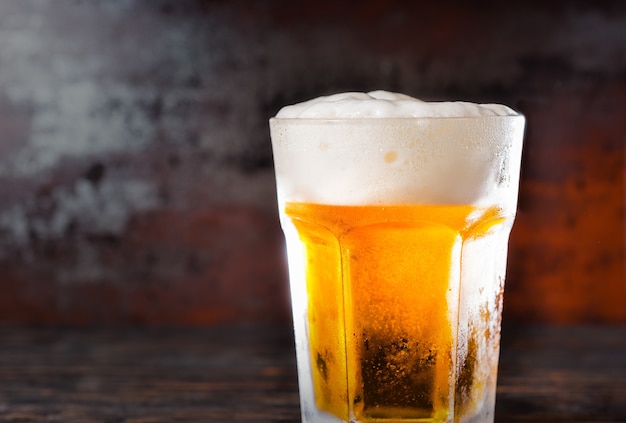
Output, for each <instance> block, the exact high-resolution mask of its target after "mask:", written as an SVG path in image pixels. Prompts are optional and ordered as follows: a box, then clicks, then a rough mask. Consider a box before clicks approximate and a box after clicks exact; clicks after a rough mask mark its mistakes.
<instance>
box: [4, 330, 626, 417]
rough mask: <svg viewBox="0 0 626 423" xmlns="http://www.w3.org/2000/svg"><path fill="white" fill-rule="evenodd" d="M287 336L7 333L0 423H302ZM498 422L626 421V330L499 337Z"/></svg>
mask: <svg viewBox="0 0 626 423" xmlns="http://www.w3.org/2000/svg"><path fill="white" fill-rule="evenodd" d="M292 342H293V339H292V334H291V329H290V328H288V327H274V328H269V327H219V328H203V329H173V328H170V329H137V328H134V329H129V328H122V329H110V328H108V329H59V328H0V422H105V423H114V422H116V423H122V422H123V423H131V422H132V423H140V422H141V423H157V422H163V423H175V422H203V423H204V422H232V421H235V422H298V421H299V417H300V414H299V413H300V412H299V404H298V392H297V383H296V368H295V358H294V349H293V344H292ZM496 421H497V422H626V327H623V326H622V327H604V326H603V327H560V328H555V327H550V328H543V327H524V328H519V327H511V328H505V329H504V331H503V344H502V353H501V366H500V378H499V388H498V397H497V409H496Z"/></svg>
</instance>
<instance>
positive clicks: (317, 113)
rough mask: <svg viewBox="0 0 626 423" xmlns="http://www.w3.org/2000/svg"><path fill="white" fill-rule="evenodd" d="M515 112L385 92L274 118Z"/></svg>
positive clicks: (309, 105)
mask: <svg viewBox="0 0 626 423" xmlns="http://www.w3.org/2000/svg"><path fill="white" fill-rule="evenodd" d="M508 115H517V113H516V112H515V111H514V110H513V109H511V108H509V107H507V106H503V105H501V104H476V103H468V102H464V101H443V102H425V101H422V100H418V99H416V98H413V97H409V96H408V95H405V94H399V93H392V92H388V91H371V92H369V93H356V92H350V93H340V94H333V95H329V96H324V97H318V98H315V99H313V100H309V101H305V102H303V103H298V104H294V105H291V106H285V107H283V108H282V109H281V110H280V111H279V112H278V114H277V115H276V117H277V118H281V119H294V118H308V119H312V118H313V119H315V118H317V119H333V118H334V119H338V118H339V119H343V118H394V117H395V118H418V117H475V116H508Z"/></svg>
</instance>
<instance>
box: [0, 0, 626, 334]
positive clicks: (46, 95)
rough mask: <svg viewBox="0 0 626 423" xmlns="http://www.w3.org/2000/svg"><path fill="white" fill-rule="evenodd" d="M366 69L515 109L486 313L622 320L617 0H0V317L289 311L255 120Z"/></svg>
mask: <svg viewBox="0 0 626 423" xmlns="http://www.w3.org/2000/svg"><path fill="white" fill-rule="evenodd" d="M470 3H471V4H470ZM373 89H387V90H392V91H400V92H404V93H407V94H410V95H413V96H417V97H420V98H423V99H428V100H444V99H447V100H455V99H462V100H468V101H477V102H498V103H505V104H507V105H510V106H512V107H514V108H516V109H518V110H519V111H521V112H522V113H524V114H525V115H526V117H527V132H526V138H525V142H526V144H525V149H524V159H523V170H522V182H521V189H520V202H519V213H518V218H517V221H516V225H515V227H514V230H513V233H512V238H511V247H510V260H509V270H508V282H507V288H506V294H505V309H504V310H505V311H504V312H505V322H537V323H624V322H626V273H625V269H624V256H625V247H624V246H625V236H626V235H625V226H624V216H625V210H624V209H625V207H624V206H625V198H626V196H625V179H626V173H625V167H624V162H625V157H626V148H625V145H626V2H623V1H586V2H582V1H545V2H544V1H516V2H502V1H475V2H460V1H459V2H450V1H437V2H434V1H433V2H421V1H420V2H418V1H415V2H410V1H398V0H396V1H393V0H364V1H353V2H351V1H344V2H336V1H326V0H316V1H311V0H304V1H258V2H257V1H242V0H235V1H200V0H197V1H192V0H177V1H175V0H106V1H79V0H55V1H37V0H2V1H1V2H0V323H4V324H105V325H106V324H164V325H182V324H185V325H186V324H195V325H210V324H216V323H247V322H268V323H269V322H278V323H280V322H283V323H288V322H289V319H290V311H289V294H288V287H287V278H286V271H285V262H284V255H283V254H284V253H283V244H282V242H283V241H282V234H281V232H280V228H279V225H278V220H277V210H276V205H275V188H274V185H273V184H274V182H273V168H272V158H271V149H270V141H269V131H268V125H267V121H268V119H269V118H270V117H271V116H272V115H273V114H275V113H276V112H277V110H278V109H279V108H280V107H281V106H283V105H285V104H289V103H294V102H298V101H302V100H306V99H309V98H312V97H316V96H319V95H322V94H330V93H333V92H338V91H353V90H355V91H363V90H373Z"/></svg>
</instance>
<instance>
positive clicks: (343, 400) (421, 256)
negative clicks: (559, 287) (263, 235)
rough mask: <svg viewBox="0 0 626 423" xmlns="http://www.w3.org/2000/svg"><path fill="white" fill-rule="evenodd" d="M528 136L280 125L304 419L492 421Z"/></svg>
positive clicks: (513, 131) (485, 120) (499, 130)
mask: <svg viewBox="0 0 626 423" xmlns="http://www.w3.org/2000/svg"><path fill="white" fill-rule="evenodd" d="M523 125H524V121H523V117H521V116H519V115H516V116H487V117H482V116H478V117H463V118H450V117H448V118H401V119H397V118H386V119H381V118H348V119H311V118H308V119H305V118H280V117H279V118H277V119H273V120H272V121H271V130H272V142H273V149H274V158H275V167H276V177H277V188H278V198H279V207H280V217H281V224H282V226H283V230H284V232H285V236H286V241H287V249H288V258H289V271H290V281H291V290H292V302H293V312H294V326H295V336H296V351H297V358H298V374H299V384H300V397H301V406H302V419H303V421H304V422H310V423H312V422H314V423H318V422H321V423H323V422H389V423H391V422H459V423H460V422H480V423H483V422H489V421H493V412H494V405H495V388H496V376H497V366H498V354H499V341H500V319H501V308H502V296H503V289H504V275H505V268H506V255H507V242H508V235H509V232H510V229H511V226H512V223H513V219H514V215H515V205H516V197H517V181H518V179H517V178H518V175H519V156H520V150H521V137H522V131H523Z"/></svg>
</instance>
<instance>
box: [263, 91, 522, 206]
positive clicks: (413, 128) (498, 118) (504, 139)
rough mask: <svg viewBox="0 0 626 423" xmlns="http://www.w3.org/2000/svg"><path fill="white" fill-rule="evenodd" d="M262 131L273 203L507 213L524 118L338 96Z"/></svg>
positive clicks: (476, 108) (372, 96)
mask: <svg viewBox="0 0 626 423" xmlns="http://www.w3.org/2000/svg"><path fill="white" fill-rule="evenodd" d="M427 117H434V119H432V118H427ZM440 117H445V118H443V119H440ZM270 129H271V135H272V145H273V151H274V165H275V170H276V182H277V188H278V198H279V201H280V202H281V203H284V202H285V201H302V202H313V203H319V204H335V205H362V204H379V205H391V204H473V205H494V204H498V205H502V206H503V207H504V206H505V205H507V204H508V207H511V208H512V209H513V210H514V208H515V202H516V197H517V184H518V177H519V155H520V154H521V145H522V134H523V130H524V118H523V116H521V115H519V114H517V113H516V112H515V111H513V110H512V109H510V108H508V107H506V106H500V105H478V104H472V103H463V102H447V103H426V102H422V101H420V100H417V99H414V98H411V97H408V96H405V95H403V94H396V93H388V92H384V91H375V92H371V93H367V94H366V93H343V94H336V95H332V96H328V97H320V98H317V99H314V100H310V101H308V102H304V103H300V104H298V105H294V106H288V107H285V108H283V109H282V110H281V111H280V112H279V113H278V115H277V117H276V118H274V119H272V120H271V121H270Z"/></svg>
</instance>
